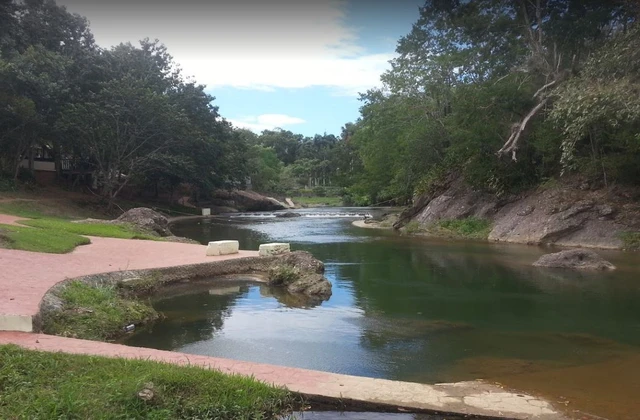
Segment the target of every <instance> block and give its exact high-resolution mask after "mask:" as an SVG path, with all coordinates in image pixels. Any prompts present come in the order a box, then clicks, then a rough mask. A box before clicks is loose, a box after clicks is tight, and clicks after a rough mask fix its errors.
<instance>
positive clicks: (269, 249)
mask: <svg viewBox="0 0 640 420" xmlns="http://www.w3.org/2000/svg"><path fill="white" fill-rule="evenodd" d="M290 251H291V248H290V246H289V244H285V243H272V244H260V247H258V254H259V255H260V256H261V257H268V256H270V255H279V254H286V253H288V252H290Z"/></svg>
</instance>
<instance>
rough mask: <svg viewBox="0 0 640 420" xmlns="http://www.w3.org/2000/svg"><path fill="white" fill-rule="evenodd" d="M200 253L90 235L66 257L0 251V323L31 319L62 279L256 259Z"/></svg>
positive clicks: (200, 247)
mask: <svg viewBox="0 0 640 420" xmlns="http://www.w3.org/2000/svg"><path fill="white" fill-rule="evenodd" d="M4 217H5V218H6V216H4ZM0 222H1V219H0ZM205 249H206V247H205V246H204V245H192V244H181V243H174V242H158V241H140V240H127V239H114V238H95V237H91V244H89V245H83V246H79V247H78V248H76V249H75V250H74V251H73V252H71V253H69V254H44V253H38V252H27V251H18V250H11V249H0V320H2V317H3V316H4V317H5V318H6V317H8V316H20V317H24V319H26V317H32V316H33V315H36V314H37V313H38V307H39V305H40V301H41V300H42V297H43V296H44V295H45V293H46V292H47V291H48V290H49V289H50V288H51V287H53V286H54V285H55V284H56V283H59V282H61V281H63V280H65V279H68V278H74V277H79V276H84V275H89V274H98V273H106V272H112V271H120V270H139V269H148V268H161V267H173V266H180V265H187V264H198V263H206V262H212V261H221V260H225V259H232V258H242V257H249V256H257V255H258V252H257V251H240V253H239V254H233V255H224V256H217V257H207V256H205Z"/></svg>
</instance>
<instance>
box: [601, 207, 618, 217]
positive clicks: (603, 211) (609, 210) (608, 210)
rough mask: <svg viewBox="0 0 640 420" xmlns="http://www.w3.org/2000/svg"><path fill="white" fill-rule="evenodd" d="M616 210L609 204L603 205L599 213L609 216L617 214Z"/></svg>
mask: <svg viewBox="0 0 640 420" xmlns="http://www.w3.org/2000/svg"><path fill="white" fill-rule="evenodd" d="M615 212H616V211H615V210H614V208H613V207H611V206H610V205H608V204H605V205H602V206H600V207H599V208H598V215H600V217H604V218H609V217H611V216H613V215H614V214H615Z"/></svg>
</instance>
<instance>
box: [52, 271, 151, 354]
mask: <svg viewBox="0 0 640 420" xmlns="http://www.w3.org/2000/svg"><path fill="white" fill-rule="evenodd" d="M54 294H55V295H56V296H57V297H59V298H60V299H61V300H62V302H63V305H64V306H63V308H62V310H61V311H52V312H49V313H45V314H44V316H43V320H42V330H43V331H44V332H45V333H47V334H54V335H61V336H64V337H75V338H84V339H87V340H101V341H105V340H109V339H113V338H116V337H118V336H121V335H122V334H123V332H124V327H125V326H127V325H130V324H134V325H139V324H143V323H147V322H150V321H153V320H155V319H157V318H158V317H159V314H158V313H157V312H156V311H155V309H153V308H152V307H151V305H149V304H148V303H147V302H143V301H141V300H138V299H135V298H132V297H125V296H124V294H122V293H120V291H119V288H118V287H116V286H113V285H96V286H94V285H90V284H87V283H83V282H81V281H72V282H69V283H68V284H66V285H64V286H62V287H61V289H60V290H59V291H57V292H54Z"/></svg>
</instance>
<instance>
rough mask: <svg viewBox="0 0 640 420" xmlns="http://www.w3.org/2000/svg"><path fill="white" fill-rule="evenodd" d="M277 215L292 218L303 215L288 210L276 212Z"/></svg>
mask: <svg viewBox="0 0 640 420" xmlns="http://www.w3.org/2000/svg"><path fill="white" fill-rule="evenodd" d="M276 217H283V218H291V217H301V215H300V213H294V212H292V211H288V212H285V213H276Z"/></svg>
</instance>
